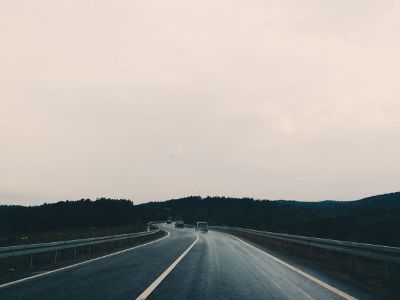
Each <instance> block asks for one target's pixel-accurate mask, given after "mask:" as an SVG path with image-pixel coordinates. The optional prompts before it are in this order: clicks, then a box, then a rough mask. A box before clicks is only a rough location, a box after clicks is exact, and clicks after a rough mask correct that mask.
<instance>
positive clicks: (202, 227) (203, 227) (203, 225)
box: [195, 222, 208, 232]
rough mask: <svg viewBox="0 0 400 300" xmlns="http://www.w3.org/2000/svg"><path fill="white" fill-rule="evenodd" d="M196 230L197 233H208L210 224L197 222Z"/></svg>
mask: <svg viewBox="0 0 400 300" xmlns="http://www.w3.org/2000/svg"><path fill="white" fill-rule="evenodd" d="M195 229H196V231H201V232H208V224H207V222H197V224H196V228H195Z"/></svg>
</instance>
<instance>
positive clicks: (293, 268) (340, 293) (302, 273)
mask: <svg viewBox="0 0 400 300" xmlns="http://www.w3.org/2000/svg"><path fill="white" fill-rule="evenodd" d="M221 233H222V234H225V235H228V236H230V237H233V238H235V239H237V240H239V241H241V242H242V243H243V244H246V245H247V246H250V247H251V248H254V249H256V250H257V251H259V252H261V253H262V254H264V255H266V256H268V257H269V258H271V259H273V260H275V261H276V262H278V263H280V264H282V265H284V266H285V267H287V268H289V269H291V270H292V271H295V272H296V273H298V274H300V275H303V276H304V277H306V278H308V279H309V280H311V281H313V282H315V283H317V284H318V285H320V286H322V287H324V288H326V289H328V290H330V291H331V292H333V293H335V294H336V295H339V296H340V297H342V298H344V299H346V300H357V298H354V297H352V296H350V295H349V294H346V293H345V292H342V291H341V290H339V289H337V288H335V287H333V286H331V285H329V284H327V283H326V282H323V281H322V280H319V279H318V278H315V277H314V276H311V275H310V274H308V273H306V272H303V271H301V270H299V269H297V268H295V267H293V266H292V265H289V264H288V263H285V262H284V261H283V260H280V259H279V258H276V257H275V256H272V255H271V254H268V253H267V252H264V251H263V250H261V249H259V248H257V247H255V246H253V245H251V244H249V243H246V242H245V241H243V240H241V239H239V238H238V237H236V236H234V235H231V234H226V233H223V232H221Z"/></svg>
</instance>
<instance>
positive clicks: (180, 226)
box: [175, 221, 185, 228]
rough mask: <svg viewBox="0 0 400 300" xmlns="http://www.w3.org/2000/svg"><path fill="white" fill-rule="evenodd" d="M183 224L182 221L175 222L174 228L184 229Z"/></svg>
mask: <svg viewBox="0 0 400 300" xmlns="http://www.w3.org/2000/svg"><path fill="white" fill-rule="evenodd" d="M184 227H185V224H184V223H183V222H182V221H176V222H175V228H184Z"/></svg>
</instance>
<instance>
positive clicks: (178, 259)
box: [136, 233, 200, 300]
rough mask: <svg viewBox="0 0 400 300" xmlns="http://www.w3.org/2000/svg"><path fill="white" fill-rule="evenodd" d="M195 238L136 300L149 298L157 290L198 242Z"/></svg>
mask: <svg viewBox="0 0 400 300" xmlns="http://www.w3.org/2000/svg"><path fill="white" fill-rule="evenodd" d="M196 235H197V238H196V240H195V241H194V242H193V243H192V244H191V245H190V246H189V248H187V249H186V250H185V252H183V253H182V254H181V256H179V257H178V258H177V259H176V260H175V261H174V262H173V263H172V265H170V266H169V267H168V268H167V269H166V270H165V271H164V273H162V274H161V275H160V276H159V277H158V278H157V279H156V280H155V281H154V282H153V283H152V284H150V286H149V287H148V288H147V289H146V290H145V291H144V292H143V293H141V294H140V295H139V297H137V298H136V300H144V299H146V298H147V297H149V296H150V294H151V293H152V292H153V291H154V290H155V289H156V288H157V286H158V285H159V284H160V283H161V282H162V281H163V280H164V279H165V277H167V276H168V274H169V273H171V271H172V270H173V269H174V268H175V267H176V265H177V264H178V263H179V262H180V261H181V260H182V258H184V257H185V255H186V254H188V252H189V251H190V249H192V248H193V246H194V245H195V244H196V243H197V241H198V240H199V238H200V237H199V235H198V234H197V233H196Z"/></svg>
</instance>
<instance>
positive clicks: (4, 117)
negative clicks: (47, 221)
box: [0, 0, 400, 204]
mask: <svg viewBox="0 0 400 300" xmlns="http://www.w3.org/2000/svg"><path fill="white" fill-rule="evenodd" d="M0 43H1V44H0V204H5V203H7V204H40V203H43V202H53V201H59V200H65V199H70V200H73V199H80V198H82V197H85V198H86V197H90V198H96V197H101V196H107V197H118V198H130V199H132V200H134V201H135V202H136V203H139V202H146V201H151V200H164V199H169V198H174V197H180V196H185V195H202V196H207V195H225V196H238V197H241V196H249V197H255V198H270V199H299V200H322V199H339V200H346V199H357V198H360V197H363V196H367V195H372V194H378V193H385V192H393V191H397V190H400V188H399V187H400V181H399V179H400V2H399V1H390V0H388V1H379V0H374V1H371V0H351V1H348V0H337V1H328V0H326V1H320V0H314V1H311V0H309V1H297V0H283V1H282V0H263V1H260V0H204V1H190V0H189V1H188V0H169V1H164V0H148V1H130V0H126V1H124V0H112V1H104V0H96V1H95V0H93V1H82V0H79V1H71V0H68V1H55V0H39V1H28V0H26V1H24V0H10V1H8V0H0Z"/></svg>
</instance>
